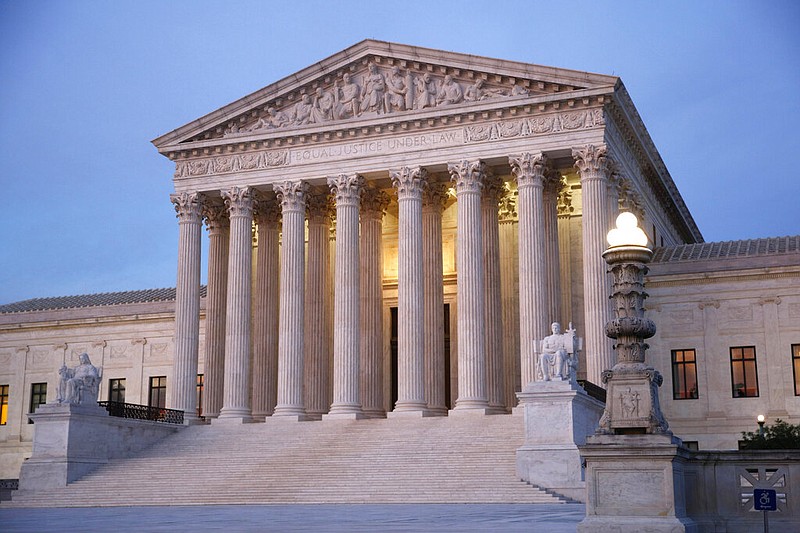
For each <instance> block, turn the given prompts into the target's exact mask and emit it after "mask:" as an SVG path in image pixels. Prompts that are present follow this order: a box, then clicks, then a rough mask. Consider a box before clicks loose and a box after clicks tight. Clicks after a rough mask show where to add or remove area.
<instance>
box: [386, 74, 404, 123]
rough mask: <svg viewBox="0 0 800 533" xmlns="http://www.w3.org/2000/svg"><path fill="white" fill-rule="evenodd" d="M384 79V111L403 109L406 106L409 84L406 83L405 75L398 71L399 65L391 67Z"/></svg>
mask: <svg viewBox="0 0 800 533" xmlns="http://www.w3.org/2000/svg"><path fill="white" fill-rule="evenodd" d="M386 81H387V84H386V96H385V97H384V106H385V107H386V112H387V113H391V112H392V111H394V110H397V111H405V110H406V109H407V108H408V106H407V105H406V102H407V101H408V97H409V92H410V91H409V85H408V84H407V83H406V76H403V74H402V73H401V72H400V67H392V74H391V75H390V76H389V77H388V78H387V80H386Z"/></svg>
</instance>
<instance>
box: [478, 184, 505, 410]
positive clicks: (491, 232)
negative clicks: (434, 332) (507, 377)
mask: <svg viewBox="0 0 800 533" xmlns="http://www.w3.org/2000/svg"><path fill="white" fill-rule="evenodd" d="M503 194H505V188H504V186H503V180H502V179H501V178H499V177H497V176H492V175H487V176H486V177H485V178H484V180H483V192H482V194H481V224H482V226H483V227H482V228H481V231H482V233H483V239H482V243H483V272H484V285H483V298H484V306H485V307H484V315H485V320H484V323H485V325H486V393H487V396H488V399H489V407H490V408H491V409H492V410H493V411H496V412H505V410H506V409H505V392H504V391H505V383H504V376H503V335H504V333H505V332H504V331H503V302H502V297H503V295H502V290H501V285H500V228H499V220H498V214H499V209H498V206H499V203H500V198H501V197H502V196H503Z"/></svg>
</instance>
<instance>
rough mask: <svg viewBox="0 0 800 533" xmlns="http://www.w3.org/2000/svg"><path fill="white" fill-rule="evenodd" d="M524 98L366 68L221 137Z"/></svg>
mask: <svg viewBox="0 0 800 533" xmlns="http://www.w3.org/2000/svg"><path fill="white" fill-rule="evenodd" d="M527 95H529V91H528V89H526V88H525V87H523V86H522V85H520V84H515V85H513V86H510V87H502V86H490V85H489V84H487V82H486V80H485V79H484V78H482V77H479V78H478V79H476V80H474V81H471V80H459V79H456V78H455V77H454V76H452V75H450V74H445V75H436V74H432V73H430V72H424V73H423V72H415V71H413V70H411V69H402V68H401V67H399V66H396V65H395V66H392V67H391V68H385V67H380V66H378V65H377V64H376V63H374V62H370V63H369V64H368V65H367V69H366V71H365V72H364V73H363V74H356V75H353V74H351V73H349V72H345V73H343V74H342V75H341V77H338V76H337V78H336V79H335V81H333V83H332V84H330V85H328V86H324V87H317V88H316V89H314V90H313V92H310V93H308V92H305V93H302V94H301V96H300V98H299V100H297V101H296V102H294V103H292V104H288V105H284V106H283V107H279V106H278V105H267V107H266V111H265V112H263V113H262V114H261V116H259V117H258V118H256V119H255V120H254V121H250V122H247V123H241V122H240V121H238V120H237V121H233V122H231V123H229V124H228V125H227V127H226V128H225V130H224V133H223V136H224V137H228V136H231V135H242V134H247V133H251V132H255V131H259V130H276V129H282V128H289V127H296V126H306V125H312V124H324V123H326V122H333V121H340V120H347V119H352V118H357V117H375V116H379V115H386V114H390V113H402V112H405V111H420V110H423V109H429V108H436V107H444V106H449V105H455V104H461V103H465V102H479V101H483V100H489V99H493V98H504V97H511V96H527Z"/></svg>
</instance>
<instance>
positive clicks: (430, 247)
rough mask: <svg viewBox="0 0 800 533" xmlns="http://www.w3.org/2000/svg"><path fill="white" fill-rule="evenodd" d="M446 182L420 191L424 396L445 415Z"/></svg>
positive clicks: (437, 410) (434, 409) (438, 411)
mask: <svg viewBox="0 0 800 533" xmlns="http://www.w3.org/2000/svg"><path fill="white" fill-rule="evenodd" d="M446 202H447V185H446V184H444V183H433V182H428V184H427V186H426V187H424V189H423V191H422V263H423V264H422V278H423V288H424V291H423V292H424V295H423V301H424V308H425V309H424V313H423V315H424V323H425V329H424V332H423V335H424V353H425V400H426V402H427V404H428V409H429V410H430V411H431V414H436V415H446V414H447V405H446V404H445V382H444V378H445V368H444V365H445V356H444V355H445V354H444V328H445V327H450V324H447V325H445V323H444V281H443V271H444V268H443V264H442V263H443V261H442V212H443V211H444V207H445V203H446Z"/></svg>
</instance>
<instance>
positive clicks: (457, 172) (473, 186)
mask: <svg viewBox="0 0 800 533" xmlns="http://www.w3.org/2000/svg"><path fill="white" fill-rule="evenodd" d="M486 170H487V169H486V163H484V162H483V161H481V160H477V161H463V160H462V161H459V162H457V163H449V164H448V165H447V171H448V172H449V173H450V180H451V181H453V182H454V183H455V184H456V194H460V193H462V192H472V193H478V192H480V191H481V189H482V188H483V180H484V178H485V176H486V174H487V171H486Z"/></svg>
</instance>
